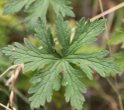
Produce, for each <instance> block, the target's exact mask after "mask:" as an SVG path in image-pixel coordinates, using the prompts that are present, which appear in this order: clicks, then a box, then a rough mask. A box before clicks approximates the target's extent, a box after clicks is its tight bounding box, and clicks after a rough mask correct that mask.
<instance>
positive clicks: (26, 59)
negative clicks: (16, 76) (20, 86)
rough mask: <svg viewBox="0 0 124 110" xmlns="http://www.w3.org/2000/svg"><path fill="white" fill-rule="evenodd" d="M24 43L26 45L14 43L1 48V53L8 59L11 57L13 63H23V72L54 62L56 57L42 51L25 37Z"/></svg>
mask: <svg viewBox="0 0 124 110" xmlns="http://www.w3.org/2000/svg"><path fill="white" fill-rule="evenodd" d="M25 45H26V47H24V46H22V45H21V44H19V43H15V44H14V45H9V46H8V47H5V48H3V53H5V54H6V55H8V56H10V59H13V60H14V63H15V64H23V63H24V64H25V72H27V71H34V70H36V69H41V68H43V67H44V66H45V65H47V64H50V63H53V62H55V61H56V59H57V58H55V57H54V56H52V55H50V54H44V53H42V52H41V51H40V50H39V49H37V48H36V47H35V46H33V45H32V44H31V43H30V42H29V41H28V40H27V39H25Z"/></svg>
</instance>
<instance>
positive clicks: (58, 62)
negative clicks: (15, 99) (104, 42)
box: [2, 18, 118, 110]
mask: <svg viewBox="0 0 124 110" xmlns="http://www.w3.org/2000/svg"><path fill="white" fill-rule="evenodd" d="M103 30H104V21H103V20H97V21H95V22H90V21H86V20H85V19H83V20H81V21H80V22H79V23H78V24H77V28H76V33H75V36H74V38H73V39H72V41H70V39H71V38H70V37H71V29H70V28H69V26H68V23H67V22H65V21H64V20H63V19H62V18H59V19H58V20H57V22H56V31H55V32H56V34H55V35H56V36H53V35H52V32H51V30H50V28H47V27H46V26H45V25H44V24H43V22H40V21H39V23H38V25H37V27H36V29H35V36H36V38H37V39H38V40H39V41H40V43H41V46H42V49H39V48H37V47H35V46H34V45H32V43H31V42H30V41H28V40H27V39H25V40H24V44H25V46H22V45H21V44H19V43H15V44H14V45H9V46H8V47H5V48H3V50H2V51H3V53H5V54H6V55H7V56H10V59H13V60H14V62H15V63H24V64H25V70H26V71H31V70H32V71H34V70H37V71H38V72H36V73H35V75H34V77H33V78H32V80H31V82H32V83H33V86H32V87H31V89H30V90H29V93H30V94H32V96H31V97H30V99H29V100H30V102H31V106H32V108H39V107H40V106H41V105H42V106H43V105H44V104H45V102H50V101H51V99H52V94H53V93H52V91H53V90H59V89H60V86H61V85H62V84H63V85H64V86H65V99H66V102H70V104H71V105H72V106H73V107H74V108H75V109H77V110H82V108H83V103H84V101H85V100H84V97H83V93H85V92H86V87H85V85H84V84H83V83H82V81H81V80H80V79H83V77H88V78H89V79H93V73H94V71H95V72H96V73H98V74H99V75H100V76H102V77H106V76H110V75H115V73H117V72H118V68H117V67H116V66H115V65H114V64H113V60H112V59H110V58H107V54H108V51H105V50H103V51H99V52H92V53H87V52H80V53H79V52H78V53H77V52H76V51H77V50H78V49H79V48H80V47H81V46H86V45H88V44H90V43H93V42H94V41H95V40H96V39H97V35H99V34H100V33H101V32H102V31H103ZM54 37H56V38H57V41H55V40H54ZM56 42H59V44H60V45H61V46H62V49H61V48H60V50H59V51H60V52H58V51H57V50H56V48H55V46H56ZM61 79H62V83H61ZM37 99H38V100H37Z"/></svg>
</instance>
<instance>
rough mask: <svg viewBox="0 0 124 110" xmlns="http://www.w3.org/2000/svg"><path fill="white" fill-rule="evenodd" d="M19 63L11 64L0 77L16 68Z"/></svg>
mask: <svg viewBox="0 0 124 110" xmlns="http://www.w3.org/2000/svg"><path fill="white" fill-rule="evenodd" d="M17 66H18V65H12V66H10V67H9V68H8V69H7V70H5V71H4V72H3V73H2V74H1V75H0V78H1V77H3V76H4V75H5V74H6V73H7V72H8V71H10V70H11V69H14V68H16V67H17Z"/></svg>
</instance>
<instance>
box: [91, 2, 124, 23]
mask: <svg viewBox="0 0 124 110" xmlns="http://www.w3.org/2000/svg"><path fill="white" fill-rule="evenodd" d="M122 7H124V2H122V3H120V4H119V5H117V6H115V7H113V8H110V9H108V10H107V11H104V12H103V13H101V14H99V15H97V16H95V17H93V18H91V19H90V20H91V21H94V20H96V19H99V18H101V17H103V16H105V15H107V14H109V13H112V12H114V11H116V10H118V9H120V8H122Z"/></svg>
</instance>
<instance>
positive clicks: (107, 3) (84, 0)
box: [0, 0, 124, 110]
mask: <svg viewBox="0 0 124 110" xmlns="http://www.w3.org/2000/svg"><path fill="white" fill-rule="evenodd" d="M101 1H102V5H103V10H104V11H105V10H108V9H110V8H113V7H115V6H116V5H118V4H119V3H123V2H124V0H101ZM5 4H6V0H0V48H2V47H4V46H6V45H9V44H12V43H13V42H20V43H23V38H24V37H27V38H29V40H31V41H32V42H33V43H34V44H35V45H38V42H37V41H36V40H35V39H34V37H33V35H32V30H31V29H30V28H27V26H26V25H25V23H24V22H23V21H24V17H25V13H22V12H21V13H17V14H15V15H8V16H4V15H3V14H2V13H3V10H4V5H5ZM72 5H73V11H74V12H75V14H76V17H75V18H67V19H69V21H70V24H71V25H72V26H74V25H75V22H76V21H77V20H79V19H81V18H82V17H86V18H92V17H94V16H96V15H98V14H100V13H101V10H100V4H99V0H72ZM105 18H106V19H107V24H106V31H105V32H104V33H103V34H102V35H101V36H100V37H99V39H98V41H97V42H96V44H95V45H93V46H92V47H91V46H88V47H85V48H81V49H80V50H79V51H89V52H91V51H97V50H99V49H102V48H106V49H108V50H110V53H111V56H112V57H113V58H114V59H115V62H116V63H117V64H118V65H119V67H120V68H121V70H122V72H121V73H120V75H118V76H116V77H109V78H107V79H105V78H101V77H99V76H97V75H94V78H95V80H91V81H90V82H89V80H87V79H85V80H83V82H84V83H85V84H86V85H88V87H89V88H88V91H87V93H86V94H85V98H86V102H85V105H84V110H124V109H123V106H122V105H124V74H123V71H124V8H123V7H122V8H120V9H118V10H116V11H114V12H111V13H109V14H108V15H106V16H105ZM11 64H12V63H11V61H9V60H8V58H6V57H4V56H3V54H2V53H1V52H0V73H3V72H4V71H5V70H6V69H7V68H8V67H9V66H10V65H11ZM10 74H11V73H8V74H7V75H6V76H5V77H2V78H1V79H0V103H2V104H4V105H7V103H8V100H9V94H10V88H9V87H8V86H7V85H6V81H7V79H8V78H9V76H10ZM31 76H32V73H27V74H20V76H19V78H18V81H17V83H16V87H15V93H16V98H15V101H14V103H15V105H16V106H17V108H18V110H31V108H30V106H29V102H28V97H29V96H28V93H27V91H28V88H29V87H30V81H29V80H30V77H31ZM63 92H64V90H63V89H61V90H60V91H59V92H55V93H54V96H53V101H52V102H51V103H49V104H46V107H44V108H40V109H37V110H73V108H71V107H70V105H69V104H67V103H65V101H64V96H63ZM0 110H5V109H3V108H2V107H0Z"/></svg>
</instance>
